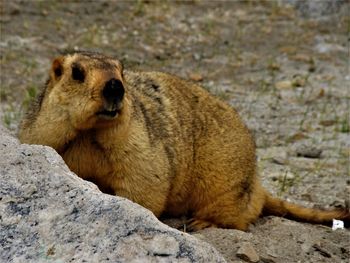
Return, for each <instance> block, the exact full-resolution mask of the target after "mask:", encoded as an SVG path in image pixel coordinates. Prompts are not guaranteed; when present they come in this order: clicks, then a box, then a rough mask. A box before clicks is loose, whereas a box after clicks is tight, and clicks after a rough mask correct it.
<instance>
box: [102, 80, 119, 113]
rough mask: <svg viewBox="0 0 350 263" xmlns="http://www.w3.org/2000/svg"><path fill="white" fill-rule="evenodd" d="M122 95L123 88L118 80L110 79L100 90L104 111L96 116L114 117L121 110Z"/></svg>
mask: <svg viewBox="0 0 350 263" xmlns="http://www.w3.org/2000/svg"><path fill="white" fill-rule="evenodd" d="M124 93H125V90H124V86H123V83H122V82H121V81H120V80H118V79H115V78H112V79H110V80H109V81H107V82H106V84H105V86H104V88H103V90H102V97H103V108H104V109H103V110H102V111H101V112H99V113H98V114H99V115H102V116H105V117H112V118H113V117H115V116H116V115H117V113H118V111H119V110H120V109H121V108H122V101H123V98H124Z"/></svg>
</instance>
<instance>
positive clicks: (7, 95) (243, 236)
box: [0, 0, 350, 262]
mask: <svg viewBox="0 0 350 263" xmlns="http://www.w3.org/2000/svg"><path fill="white" fill-rule="evenodd" d="M309 2H311V1H306V2H304V3H303V2H300V1H299V2H298V1H297V0H285V1H199V0H198V1H186V2H176V3H175V2H170V1H160V2H152V1H117V2H112V1H98V2H97V1H96V2H77V1H75V2H70V1H60V2H59V1H49V0H47V1H40V2H39V1H1V2H0V7H1V10H0V26H1V31H0V33H1V35H0V63H1V64H0V65H1V72H0V80H1V82H0V84H1V86H0V99H1V112H0V117H1V119H2V121H3V122H4V123H5V125H6V126H7V127H8V128H9V129H10V130H11V131H12V132H13V133H15V132H16V129H17V126H18V122H19V120H20V117H21V114H22V113H23V111H24V110H25V109H26V107H27V105H28V102H29V101H30V100H31V99H32V98H33V97H34V96H35V95H36V93H37V91H38V89H39V87H40V86H41V85H43V84H44V82H45V80H46V78H47V72H48V69H49V67H50V61H51V60H52V59H53V58H54V57H55V56H57V55H58V54H59V53H60V52H65V51H67V50H76V49H84V50H94V51H100V52H104V53H107V54H109V55H114V56H116V57H118V58H119V59H120V60H122V61H123V62H124V65H125V67H126V68H128V69H138V70H153V71H165V72H169V73H172V74H175V75H179V76H181V77H184V78H187V79H192V80H193V81H195V82H198V83H199V84H201V85H202V86H203V87H205V88H206V89H208V90H209V91H210V92H212V93H213V94H216V95H217V96H218V97H220V98H221V99H223V100H224V101H226V102H227V103H229V104H231V105H232V106H233V107H235V108H236V109H237V110H238V111H239V112H240V114H241V116H242V117H243V119H244V120H245V122H246V123H247V124H248V126H249V128H250V129H251V130H252V131H253V132H254V135H255V138H256V143H257V147H258V151H257V155H258V161H259V162H258V165H259V173H260V175H261V177H262V181H263V184H264V185H265V186H266V187H267V188H268V189H269V190H270V191H271V192H273V193H274V194H275V195H278V196H280V197H281V198H284V199H288V200H290V201H294V202H297V203H299V204H303V205H305V206H309V207H325V208H328V207H339V206H345V204H346V203H347V205H349V195H350V177H349V173H350V170H349V169H350V168H349V167H350V165H349V164H350V163H349V162H350V161H349V154H350V133H349V132H350V127H349V114H350V112H349V111H350V110H349V102H350V92H349V81H350V73H349V50H350V49H349V39H350V38H349V37H350V35H349V29H350V18H349V17H350V12H349V10H350V9H349V5H350V4H349V2H348V1H333V2H334V3H332V4H329V5H327V3H328V2H327V1H323V2H322V1H319V5H317V4H315V3H312V2H311V4H310V3H309ZM314 2H315V1H314ZM307 3H309V4H307ZM349 232H350V231H348V230H337V231H332V230H331V229H330V228H324V227H321V226H313V225H308V224H301V223H294V222H291V221H288V220H283V219H278V218H265V219H261V220H260V221H259V222H258V223H257V224H256V225H254V226H252V228H251V229H250V232H249V233H243V232H240V231H235V230H205V231H202V232H201V233H197V234H195V235H197V236H198V237H199V238H203V239H205V240H207V241H208V242H210V243H212V244H213V245H214V246H216V247H217V248H218V250H219V251H221V252H222V253H223V254H224V255H225V257H226V258H227V260H228V261H231V262H239V260H244V259H242V256H237V255H238V254H237V250H238V249H239V247H241V245H242V244H243V243H242V242H248V243H250V244H251V245H252V246H253V247H254V248H255V250H256V252H257V254H258V255H259V256H260V261H259V262H348V260H349V258H350V254H349V253H350V249H349V247H350V234H349ZM223 237H224V238H223ZM267 244H268V245H267ZM242 246H243V245H242ZM271 251H272V252H271ZM245 260H247V259H245Z"/></svg>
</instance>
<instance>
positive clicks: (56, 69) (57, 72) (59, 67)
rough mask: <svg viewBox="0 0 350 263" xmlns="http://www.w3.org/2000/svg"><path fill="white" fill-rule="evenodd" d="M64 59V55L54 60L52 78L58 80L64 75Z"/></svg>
mask: <svg viewBox="0 0 350 263" xmlns="http://www.w3.org/2000/svg"><path fill="white" fill-rule="evenodd" d="M63 60H64V57H62V56H61V57H57V58H55V59H54V61H53V62H52V67H51V72H50V76H51V79H54V80H58V79H59V78H60V77H61V76H62V75H63Z"/></svg>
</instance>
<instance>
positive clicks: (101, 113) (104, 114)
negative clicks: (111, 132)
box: [97, 109, 119, 119]
mask: <svg viewBox="0 0 350 263" xmlns="http://www.w3.org/2000/svg"><path fill="white" fill-rule="evenodd" d="M118 113H119V110H117V109H116V110H112V111H108V110H103V111H99V112H97V115H98V116H100V117H102V118H105V119H113V118H115V117H116V116H117V115H118Z"/></svg>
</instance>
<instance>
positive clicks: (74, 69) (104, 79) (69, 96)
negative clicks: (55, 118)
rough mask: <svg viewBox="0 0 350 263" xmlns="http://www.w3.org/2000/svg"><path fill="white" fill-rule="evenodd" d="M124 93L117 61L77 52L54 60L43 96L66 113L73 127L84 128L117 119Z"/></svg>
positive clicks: (123, 101) (102, 56) (105, 123)
mask: <svg viewBox="0 0 350 263" xmlns="http://www.w3.org/2000/svg"><path fill="white" fill-rule="evenodd" d="M125 93H126V92H125V88H124V79H123V66H122V64H121V63H120V62H119V61H118V60H116V59H113V58H110V57H107V56H104V55H102V54H98V53H92V52H76V53H73V54H69V55H64V56H60V57H58V58H56V59H55V60H54V61H53V63H52V67H51V72H50V79H49V82H48V85H47V90H46V94H45V96H48V99H49V100H50V103H55V105H57V107H60V110H62V111H63V112H64V113H66V114H68V116H69V118H70V121H71V123H72V125H73V126H74V127H75V128H77V129H81V130H84V129H89V128H92V127H94V128H95V127H96V128H97V127H104V126H106V125H107V126H108V125H111V124H114V123H116V121H120V119H121V118H122V115H123V113H124V112H123V111H124V108H125V104H127V99H126V98H125V95H126V94H125Z"/></svg>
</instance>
